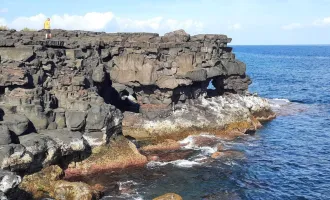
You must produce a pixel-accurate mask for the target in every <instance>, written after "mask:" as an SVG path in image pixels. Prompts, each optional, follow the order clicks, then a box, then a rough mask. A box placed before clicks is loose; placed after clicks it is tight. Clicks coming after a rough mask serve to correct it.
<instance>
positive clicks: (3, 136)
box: [0, 125, 12, 145]
mask: <svg viewBox="0 0 330 200" xmlns="http://www.w3.org/2000/svg"><path fill="white" fill-rule="evenodd" d="M11 142H12V139H11V136H10V132H9V129H8V127H7V126H4V125H0V145H6V144H10V143H11Z"/></svg>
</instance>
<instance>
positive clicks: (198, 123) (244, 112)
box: [123, 94, 274, 142]
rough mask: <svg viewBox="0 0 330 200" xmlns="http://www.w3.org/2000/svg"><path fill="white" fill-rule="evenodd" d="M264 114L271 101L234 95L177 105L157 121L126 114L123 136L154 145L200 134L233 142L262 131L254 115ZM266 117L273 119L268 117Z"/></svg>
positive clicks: (135, 114)
mask: <svg viewBox="0 0 330 200" xmlns="http://www.w3.org/2000/svg"><path fill="white" fill-rule="evenodd" d="M264 110H269V111H270V112H271V110H270V105H269V103H268V101H267V100H265V99H262V98H260V97H255V96H242V95H238V94H231V95H226V96H219V97H212V98H207V99H205V98H200V99H196V100H191V101H190V102H189V104H178V105H176V106H174V107H173V111H170V112H171V114H170V115H169V116H166V117H158V118H156V119H155V118H148V117H145V116H143V114H142V113H130V112H126V113H125V117H124V121H123V134H124V135H126V136H130V137H133V138H136V139H138V140H142V141H143V140H154V141H155V142H162V141H164V140H166V139H174V140H181V139H183V138H185V137H187V136H189V135H193V134H199V133H201V132H209V133H213V134H215V135H221V136H222V137H223V138H224V139H226V138H228V139H231V138H233V137H237V136H239V135H242V134H246V133H250V132H254V131H255V130H256V129H257V128H259V126H260V123H259V121H258V120H257V117H259V118H262V117H261V116H255V114H257V115H258V114H260V113H261V111H264ZM271 113H272V112H271ZM272 114H273V113H272ZM264 116H265V117H269V116H273V115H270V113H265V115H264ZM273 117H274V116H273Z"/></svg>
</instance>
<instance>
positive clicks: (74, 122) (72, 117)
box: [65, 111, 86, 131]
mask: <svg viewBox="0 0 330 200" xmlns="http://www.w3.org/2000/svg"><path fill="white" fill-rule="evenodd" d="M65 118H66V125H67V126H68V128H69V129H70V130H72V131H79V130H82V128H83V127H84V126H85V124H86V113H85V112H81V111H67V112H65Z"/></svg>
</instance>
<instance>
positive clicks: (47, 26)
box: [44, 20, 50, 29]
mask: <svg viewBox="0 0 330 200" xmlns="http://www.w3.org/2000/svg"><path fill="white" fill-rule="evenodd" d="M44 29H50V21H48V20H46V21H45V23H44Z"/></svg>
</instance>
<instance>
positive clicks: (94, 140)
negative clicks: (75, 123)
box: [83, 131, 107, 147]
mask: <svg viewBox="0 0 330 200" xmlns="http://www.w3.org/2000/svg"><path fill="white" fill-rule="evenodd" d="M83 137H84V139H85V140H86V142H87V143H88V145H89V146H90V147H98V146H101V145H104V144H106V142H107V139H106V138H107V136H106V134H104V133H103V132H101V131H100V132H86V133H84V135H83Z"/></svg>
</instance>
